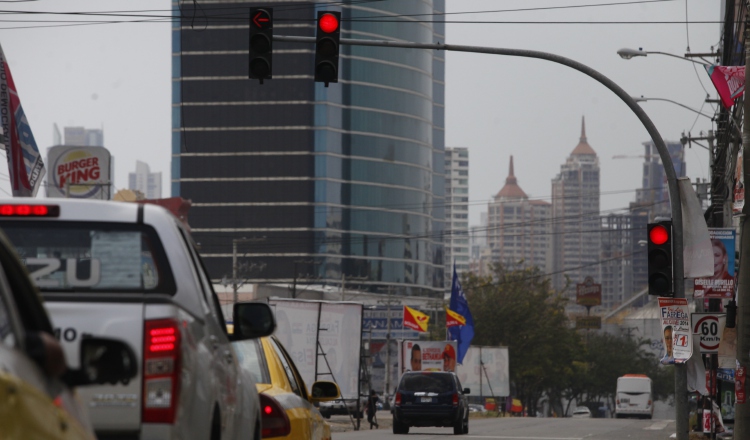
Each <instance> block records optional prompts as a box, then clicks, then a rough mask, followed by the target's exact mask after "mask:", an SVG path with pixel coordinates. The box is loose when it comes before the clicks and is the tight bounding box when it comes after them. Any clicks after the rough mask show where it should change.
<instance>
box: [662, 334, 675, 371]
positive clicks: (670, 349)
mask: <svg viewBox="0 0 750 440" xmlns="http://www.w3.org/2000/svg"><path fill="white" fill-rule="evenodd" d="M672 330H673V329H672V326H671V325H668V326H666V327H664V348H665V353H664V357H662V359H661V363H662V364H674V345H673V344H674V338H673V337H672V333H673V331H672Z"/></svg>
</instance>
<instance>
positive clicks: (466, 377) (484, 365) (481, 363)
mask: <svg viewBox="0 0 750 440" xmlns="http://www.w3.org/2000/svg"><path fill="white" fill-rule="evenodd" d="M508 360H509V357H508V348H507V347H479V346H471V347H469V350H468V351H467V352H466V357H464V362H463V364H461V365H459V366H458V367H456V374H457V375H458V380H460V381H461V385H462V386H463V387H464V388H469V389H471V395H472V396H480V398H483V397H492V396H495V397H504V396H509V395H510V374H509V368H508V365H509V362H508Z"/></svg>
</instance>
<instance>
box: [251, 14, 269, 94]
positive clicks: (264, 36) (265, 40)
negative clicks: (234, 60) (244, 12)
mask: <svg viewBox="0 0 750 440" xmlns="http://www.w3.org/2000/svg"><path fill="white" fill-rule="evenodd" d="M272 54H273V9H272V8H265V9H255V8H254V9H250V75H249V76H250V79H258V80H260V83H261V84H263V80H264V79H271V70H272V67H273V60H272V57H271V55H272Z"/></svg>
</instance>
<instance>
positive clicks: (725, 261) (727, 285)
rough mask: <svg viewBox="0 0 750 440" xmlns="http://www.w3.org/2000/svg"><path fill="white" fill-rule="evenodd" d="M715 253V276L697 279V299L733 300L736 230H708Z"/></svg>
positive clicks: (695, 286) (695, 292)
mask: <svg viewBox="0 0 750 440" xmlns="http://www.w3.org/2000/svg"><path fill="white" fill-rule="evenodd" d="M708 236H709V238H711V248H712V251H713V261H714V274H713V276H711V277H710V278H695V280H694V287H693V296H694V297H695V298H732V297H733V296H734V285H735V279H734V277H735V269H734V259H735V246H734V244H735V240H736V231H735V230H734V229H719V228H708Z"/></svg>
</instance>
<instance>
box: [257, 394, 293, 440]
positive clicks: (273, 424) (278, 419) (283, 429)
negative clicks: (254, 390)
mask: <svg viewBox="0 0 750 440" xmlns="http://www.w3.org/2000/svg"><path fill="white" fill-rule="evenodd" d="M260 416H261V419H262V420H261V426H263V431H262V433H261V435H262V436H263V438H269V437H284V436H287V435H289V433H290V432H292V424H291V423H290V422H289V416H287V415H286V411H284V408H282V407H281V405H280V404H279V402H278V401H277V400H276V399H274V398H273V397H271V396H267V395H265V394H263V393H260Z"/></svg>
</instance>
